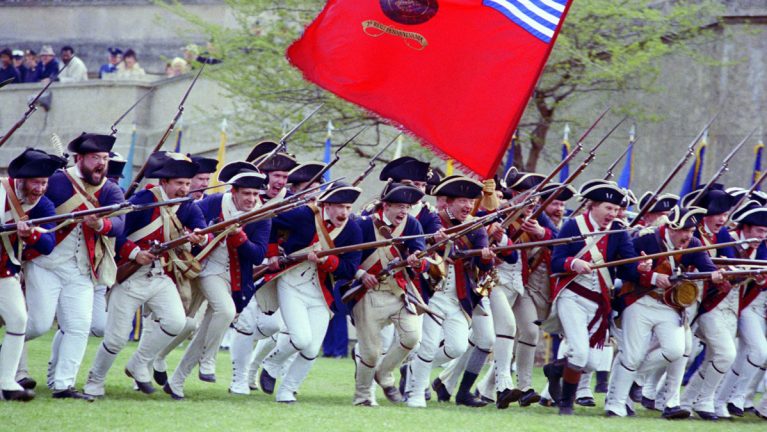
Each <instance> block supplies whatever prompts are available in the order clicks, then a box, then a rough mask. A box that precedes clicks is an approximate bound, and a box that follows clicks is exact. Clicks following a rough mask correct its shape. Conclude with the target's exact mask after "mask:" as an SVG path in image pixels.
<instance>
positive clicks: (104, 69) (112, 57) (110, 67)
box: [99, 47, 123, 79]
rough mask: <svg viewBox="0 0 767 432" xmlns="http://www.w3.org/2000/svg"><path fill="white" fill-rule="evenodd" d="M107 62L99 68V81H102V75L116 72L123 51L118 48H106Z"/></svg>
mask: <svg viewBox="0 0 767 432" xmlns="http://www.w3.org/2000/svg"><path fill="white" fill-rule="evenodd" d="M107 53H108V56H107V62H106V63H105V64H103V65H101V68H99V79H104V75H106V74H112V73H115V72H117V65H118V64H120V62H121V61H122V57H123V51H122V50H121V49H120V48H112V47H109V48H107Z"/></svg>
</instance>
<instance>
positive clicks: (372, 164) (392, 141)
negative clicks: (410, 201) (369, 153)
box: [352, 132, 402, 186]
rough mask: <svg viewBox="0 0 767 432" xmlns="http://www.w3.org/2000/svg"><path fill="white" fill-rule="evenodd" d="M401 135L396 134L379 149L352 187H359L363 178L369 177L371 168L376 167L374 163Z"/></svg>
mask: <svg viewBox="0 0 767 432" xmlns="http://www.w3.org/2000/svg"><path fill="white" fill-rule="evenodd" d="M400 135H402V132H400V133H398V134H397V135H396V136H395V137H394V138H393V139H392V140H391V141H389V143H388V144H386V146H384V148H382V149H381V151H379V152H378V153H376V155H375V156H373V157H372V158H371V159H370V161H369V162H368V166H367V168H365V171H362V174H360V175H359V176H358V177H357V178H356V179H354V181H353V182H352V186H359V184H360V183H362V181H363V180H365V177H367V176H368V175H370V172H371V171H373V168H375V167H376V161H377V160H378V158H379V157H381V155H382V154H383V153H384V152H385V151H386V149H388V148H389V147H390V146H391V145H392V144H394V141H397V138H399V136H400Z"/></svg>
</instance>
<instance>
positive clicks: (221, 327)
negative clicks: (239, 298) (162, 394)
mask: <svg viewBox="0 0 767 432" xmlns="http://www.w3.org/2000/svg"><path fill="white" fill-rule="evenodd" d="M199 283H200V288H201V289H202V294H203V296H205V299H206V300H207V302H208V307H207V308H206V309H205V316H204V317H203V319H202V322H201V323H200V326H199V327H198V328H197V332H196V333H195V334H194V337H193V338H192V341H191V342H190V343H189V345H188V346H187V347H186V351H184V355H183V356H182V357H181V361H180V362H179V364H178V367H176V369H175V370H174V371H173V376H172V377H171V379H170V387H171V389H173V391H174V392H175V393H176V394H178V395H181V396H183V395H184V393H183V391H184V390H183V389H184V381H186V377H187V376H189V374H190V373H191V372H192V369H194V366H195V365H197V364H199V365H200V373H204V374H215V373H216V367H215V366H216V354H217V353H218V347H219V346H220V345H221V340H222V339H223V338H224V333H226V330H227V329H228V328H229V324H231V322H232V320H233V319H234V315H235V313H236V310H235V306H234V300H233V299H232V290H231V283H230V282H229V276H228V275H210V276H203V277H200V281H199ZM211 365H212V367H211Z"/></svg>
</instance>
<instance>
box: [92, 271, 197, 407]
mask: <svg viewBox="0 0 767 432" xmlns="http://www.w3.org/2000/svg"><path fill="white" fill-rule="evenodd" d="M143 304H146V305H147V306H148V307H149V308H150V309H151V310H152V314H153V315H154V318H155V319H156V320H157V321H158V323H159V326H151V325H150V326H146V327H145V331H144V333H143V335H142V337H141V341H140V342H139V346H138V349H137V350H136V352H135V353H134V354H133V356H132V357H131V358H130V360H129V361H128V364H127V365H126V369H127V370H129V371H130V372H131V374H132V375H133V378H134V379H135V380H136V381H140V382H150V381H151V374H150V373H149V367H150V362H151V361H152V360H153V359H154V358H155V357H156V356H157V354H158V353H159V352H160V351H161V350H162V349H163V348H164V347H166V346H167V345H168V344H169V343H170V341H171V340H173V338H174V337H175V336H176V335H178V334H179V333H180V332H181V331H182V330H183V329H184V326H185V324H186V314H185V312H184V306H183V304H182V303H181V297H180V296H179V294H178V291H177V290H176V286H175V285H174V284H173V281H172V280H171V279H170V278H169V277H168V276H166V275H165V274H163V273H159V271H158V270H157V269H152V270H151V271H150V267H149V266H143V267H141V268H140V269H139V270H138V271H137V272H136V273H134V274H133V275H132V276H131V277H130V278H128V279H127V280H126V281H125V282H123V283H122V284H118V285H115V286H114V287H113V288H112V291H111V292H110V294H109V300H108V308H107V311H108V312H107V326H106V330H105V333H104V341H103V342H102V344H101V345H100V346H99V349H98V351H97V353H96V358H95V359H94V361H93V366H91V370H90V373H89V374H88V382H87V383H86V386H85V392H86V393H88V394H91V395H96V396H100V395H103V394H104V380H105V379H106V374H107V372H108V371H109V369H110V368H111V367H112V364H113V363H114V360H115V357H116V356H117V354H118V353H119V352H120V350H122V349H123V347H125V345H126V344H127V343H128V337H129V335H130V332H131V329H132V327H133V317H134V316H135V314H136V309H138V308H139V306H141V305H143Z"/></svg>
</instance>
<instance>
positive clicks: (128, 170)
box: [120, 124, 136, 189]
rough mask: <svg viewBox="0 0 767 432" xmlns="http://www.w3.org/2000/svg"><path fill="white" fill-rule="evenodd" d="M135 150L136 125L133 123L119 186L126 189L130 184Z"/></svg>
mask: <svg viewBox="0 0 767 432" xmlns="http://www.w3.org/2000/svg"><path fill="white" fill-rule="evenodd" d="M135 151H136V125H135V124H133V128H132V131H131V135H130V147H129V148H128V157H127V158H126V160H125V167H124V168H123V178H121V179H120V186H121V187H122V188H123V189H126V188H127V187H128V186H130V184H131V181H132V180H133V155H134V153H135Z"/></svg>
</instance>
